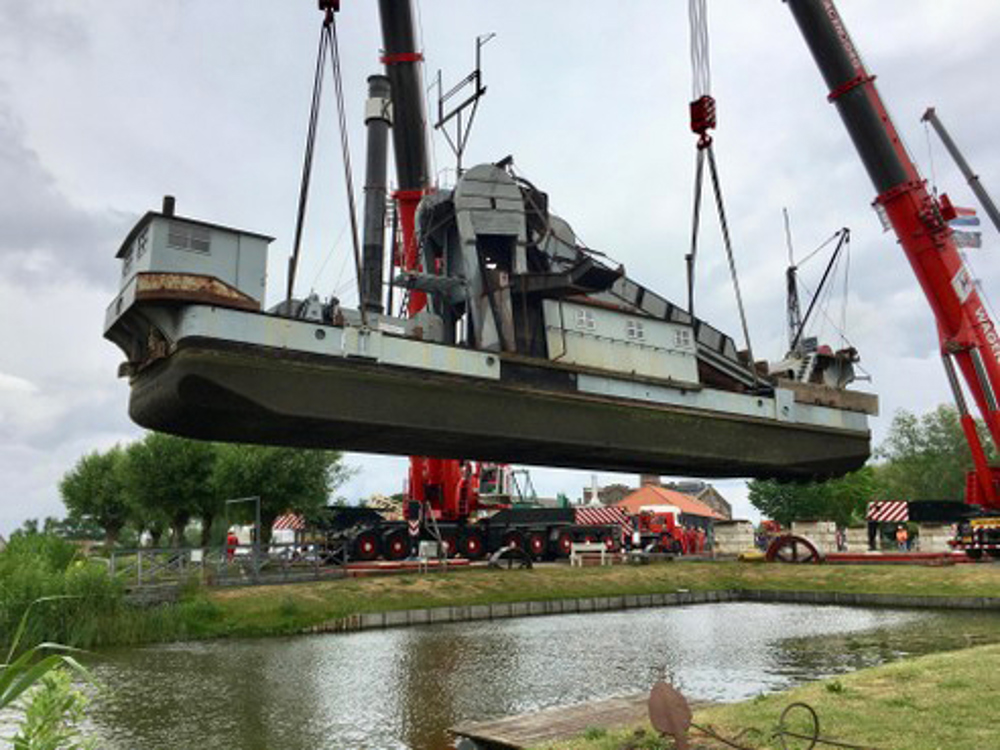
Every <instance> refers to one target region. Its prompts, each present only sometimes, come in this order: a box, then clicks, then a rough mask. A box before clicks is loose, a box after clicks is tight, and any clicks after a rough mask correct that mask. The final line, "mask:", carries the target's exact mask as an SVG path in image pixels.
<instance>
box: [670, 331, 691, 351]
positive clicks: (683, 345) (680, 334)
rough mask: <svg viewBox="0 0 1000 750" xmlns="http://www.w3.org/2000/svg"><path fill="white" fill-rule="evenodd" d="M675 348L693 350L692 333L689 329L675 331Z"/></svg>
mask: <svg viewBox="0 0 1000 750" xmlns="http://www.w3.org/2000/svg"><path fill="white" fill-rule="evenodd" d="M674 346H676V347H677V348H678V349H690V348H691V331H689V330H688V329H687V328H678V329H677V330H675V331H674Z"/></svg>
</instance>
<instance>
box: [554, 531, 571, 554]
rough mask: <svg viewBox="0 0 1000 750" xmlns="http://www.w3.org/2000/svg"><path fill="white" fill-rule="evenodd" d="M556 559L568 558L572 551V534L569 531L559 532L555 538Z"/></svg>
mask: <svg viewBox="0 0 1000 750" xmlns="http://www.w3.org/2000/svg"><path fill="white" fill-rule="evenodd" d="M555 548H556V557H569V553H570V552H572V551H573V533H572V532H570V531H560V532H558V533H557V534H556V537H555Z"/></svg>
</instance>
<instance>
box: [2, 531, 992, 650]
mask: <svg viewBox="0 0 1000 750" xmlns="http://www.w3.org/2000/svg"><path fill="white" fill-rule="evenodd" d="M681 589H688V590H692V591H694V590H702V591H704V590H719V589H784V590H793V591H839V592H845V593H855V592H863V593H893V594H910V595H922V596H1000V566H993V565H976V566H968V565H963V566H954V567H943V568H930V567H909V566H907V567H897V566H892V567H877V566H851V567H833V566H778V565H753V564H744V563H735V562H718V563H672V564H658V565H648V566H636V567H633V566H615V567H611V568H583V569H579V568H577V569H571V568H569V567H567V566H563V565H555V566H552V565H547V566H540V567H537V568H535V569H533V570H524V571H522V570H513V571H506V570H504V571H496V570H486V569H475V570H455V571H453V572H448V573H443V574H440V573H435V574H429V575H416V574H413V575H403V576H390V577H380V578H354V579H340V580H331V581H324V582H310V583H300V584H289V585H275V586H260V587H247V588H240V589H217V590H212V589H206V588H204V587H200V586H197V585H195V586H189V587H186V589H185V592H184V595H183V596H182V600H181V602H180V603H178V604H175V605H167V606H159V607H152V608H138V607H133V606H130V605H128V604H127V603H126V602H125V601H124V598H123V593H124V592H123V588H122V585H121V584H120V583H118V582H113V581H110V580H109V579H108V576H107V572H106V567H102V566H101V565H100V564H99V563H95V562H88V561H84V560H81V559H80V558H79V557H78V556H77V553H76V552H75V550H73V549H72V548H71V547H70V546H68V545H66V544H65V543H63V542H61V541H59V540H52V539H48V538H47V537H45V536H44V535H36V536H33V537H25V538H23V539H22V538H18V539H16V540H12V544H11V545H10V546H9V547H8V549H7V550H6V551H4V552H3V553H0V644H3V643H5V642H7V641H8V639H9V637H10V636H11V635H12V634H13V628H14V627H15V626H16V623H17V622H18V621H19V619H20V617H21V614H22V613H23V611H24V608H25V607H26V606H27V605H28V604H29V603H30V602H31V601H33V600H35V599H37V598H39V597H45V596H52V595H62V596H69V597H71V598H69V599H62V600H58V601H53V602H47V603H45V604H44V605H40V606H38V607H36V609H35V610H34V611H33V616H32V617H31V626H30V629H31V633H30V634H29V636H28V639H27V640H28V641H30V642H32V643H34V642H38V641H41V640H58V641H61V642H64V643H67V644H70V645H74V646H81V647H85V648H92V647H98V646H107V645H128V644H134V643H149V642H156V641H169V640H180V639H187V638H214V637H226V636H265V635H284V634H290V633H297V632H300V631H302V630H303V629H306V628H309V627H312V626H315V625H321V624H323V623H328V622H331V621H336V620H338V619H340V618H343V617H346V616H349V615H352V614H358V613H364V612H382V611H390V610H401V609H418V608H427V607H443V606H461V605H471V604H492V603H503V602H519V601H540V600H550V599H563V598H576V597H595V596H616V595H626V594H651V593H671V592H675V591H677V590H681Z"/></svg>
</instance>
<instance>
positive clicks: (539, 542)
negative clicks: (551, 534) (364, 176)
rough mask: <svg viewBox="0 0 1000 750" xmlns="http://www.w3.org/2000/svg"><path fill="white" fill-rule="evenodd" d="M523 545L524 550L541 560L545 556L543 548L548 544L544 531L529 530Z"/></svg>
mask: <svg viewBox="0 0 1000 750" xmlns="http://www.w3.org/2000/svg"><path fill="white" fill-rule="evenodd" d="M524 546H525V551H526V552H527V553H528V554H530V555H531V556H532V557H533V558H534V559H535V560H541V559H542V558H543V557H545V551H546V549H545V548H546V547H547V546H548V544H546V539H545V532H544V531H529V532H528V536H527V539H526V541H525V545H524Z"/></svg>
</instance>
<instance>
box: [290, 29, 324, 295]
mask: <svg viewBox="0 0 1000 750" xmlns="http://www.w3.org/2000/svg"><path fill="white" fill-rule="evenodd" d="M325 62H326V36H325V35H324V34H322V33H321V34H320V37H319V50H318V51H317V53H316V72H315V74H314V76H313V93H312V104H311V105H310V109H309V127H308V129H307V130H306V149H305V158H304V160H303V163H302V182H301V184H300V185H299V205H298V210H297V211H296V216H295V241H294V244H293V245H292V254H291V257H289V259H288V289H287V291H286V293H285V306H286V308H287V309H286V312H287V313H289V314H290V313H291V304H292V292H293V290H294V287H295V272H296V271H297V270H298V265H299V251H300V249H301V247H302V227H303V225H304V224H305V218H306V206H307V205H308V204H309V183H310V179H311V177H312V162H313V153H314V151H315V146H316V124H317V122H318V119H319V103H320V99H321V97H322V94H323V68H324V66H325Z"/></svg>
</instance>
